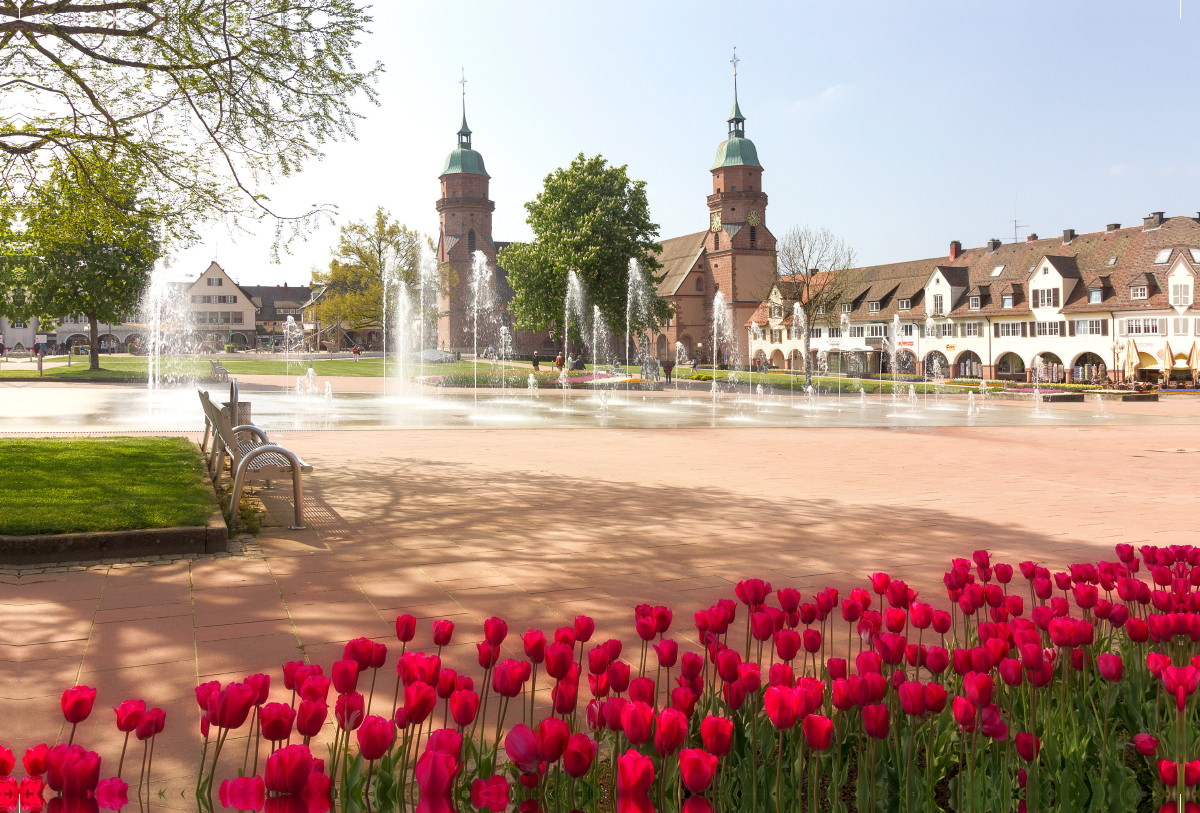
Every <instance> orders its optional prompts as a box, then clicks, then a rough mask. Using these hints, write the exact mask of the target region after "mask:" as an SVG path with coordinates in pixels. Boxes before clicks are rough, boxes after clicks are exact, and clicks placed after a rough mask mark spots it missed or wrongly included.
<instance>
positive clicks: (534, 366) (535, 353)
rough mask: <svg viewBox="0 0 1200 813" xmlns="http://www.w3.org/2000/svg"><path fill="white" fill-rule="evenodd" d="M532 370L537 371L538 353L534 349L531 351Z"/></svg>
mask: <svg viewBox="0 0 1200 813" xmlns="http://www.w3.org/2000/svg"><path fill="white" fill-rule="evenodd" d="M533 371H534V372H535V373H536V372H538V354H537V351H536V350H534V351H533Z"/></svg>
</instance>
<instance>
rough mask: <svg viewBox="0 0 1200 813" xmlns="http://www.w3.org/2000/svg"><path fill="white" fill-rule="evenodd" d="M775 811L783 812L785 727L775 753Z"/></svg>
mask: <svg viewBox="0 0 1200 813" xmlns="http://www.w3.org/2000/svg"><path fill="white" fill-rule="evenodd" d="M775 813H783V729H782V728H781V729H779V751H778V753H776V754H775Z"/></svg>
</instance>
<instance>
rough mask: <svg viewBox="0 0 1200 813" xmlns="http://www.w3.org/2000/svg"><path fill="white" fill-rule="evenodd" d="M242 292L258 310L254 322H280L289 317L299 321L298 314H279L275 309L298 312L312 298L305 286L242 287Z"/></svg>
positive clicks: (308, 288) (310, 292)
mask: <svg viewBox="0 0 1200 813" xmlns="http://www.w3.org/2000/svg"><path fill="white" fill-rule="evenodd" d="M241 288H242V290H243V291H245V292H246V295H247V296H249V297H250V301H251V302H253V303H254V306H255V307H256V308H258V313H257V314H255V321H258V322H282V321H285V320H286V319H287V318H288V317H289V316H292V317H294V318H296V321H300V320H299V318H298V317H299V316H300V314H291V313H288V314H280V313H278V312H277V309H279V308H284V309H287V310H299V309H300V308H302V307H304V304H305V303H306V302H308V300H309V299H310V298H311V297H312V289H311V288H310V287H309V286H307V285H243V286H241Z"/></svg>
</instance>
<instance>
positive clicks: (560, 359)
mask: <svg viewBox="0 0 1200 813" xmlns="http://www.w3.org/2000/svg"><path fill="white" fill-rule="evenodd" d="M554 366H555V367H557V368H558V371H559V372H560V373H561V372H562V367H563V357H562V353H561V352H560V353H559V354H558V355H557V356H556V357H555V358H554Z"/></svg>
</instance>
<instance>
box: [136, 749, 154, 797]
mask: <svg viewBox="0 0 1200 813" xmlns="http://www.w3.org/2000/svg"><path fill="white" fill-rule="evenodd" d="M156 739H158V735H154V736H152V737H150V759H149V761H148V762H147V763H146V804H149V803H150V774H151V773H152V772H153V771H154V741H155V740H156ZM138 787H139V788H140V787H141V784H140V783H139V785H138ZM138 796H139V797H140V796H141V793H140V791H139V793H138Z"/></svg>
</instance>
